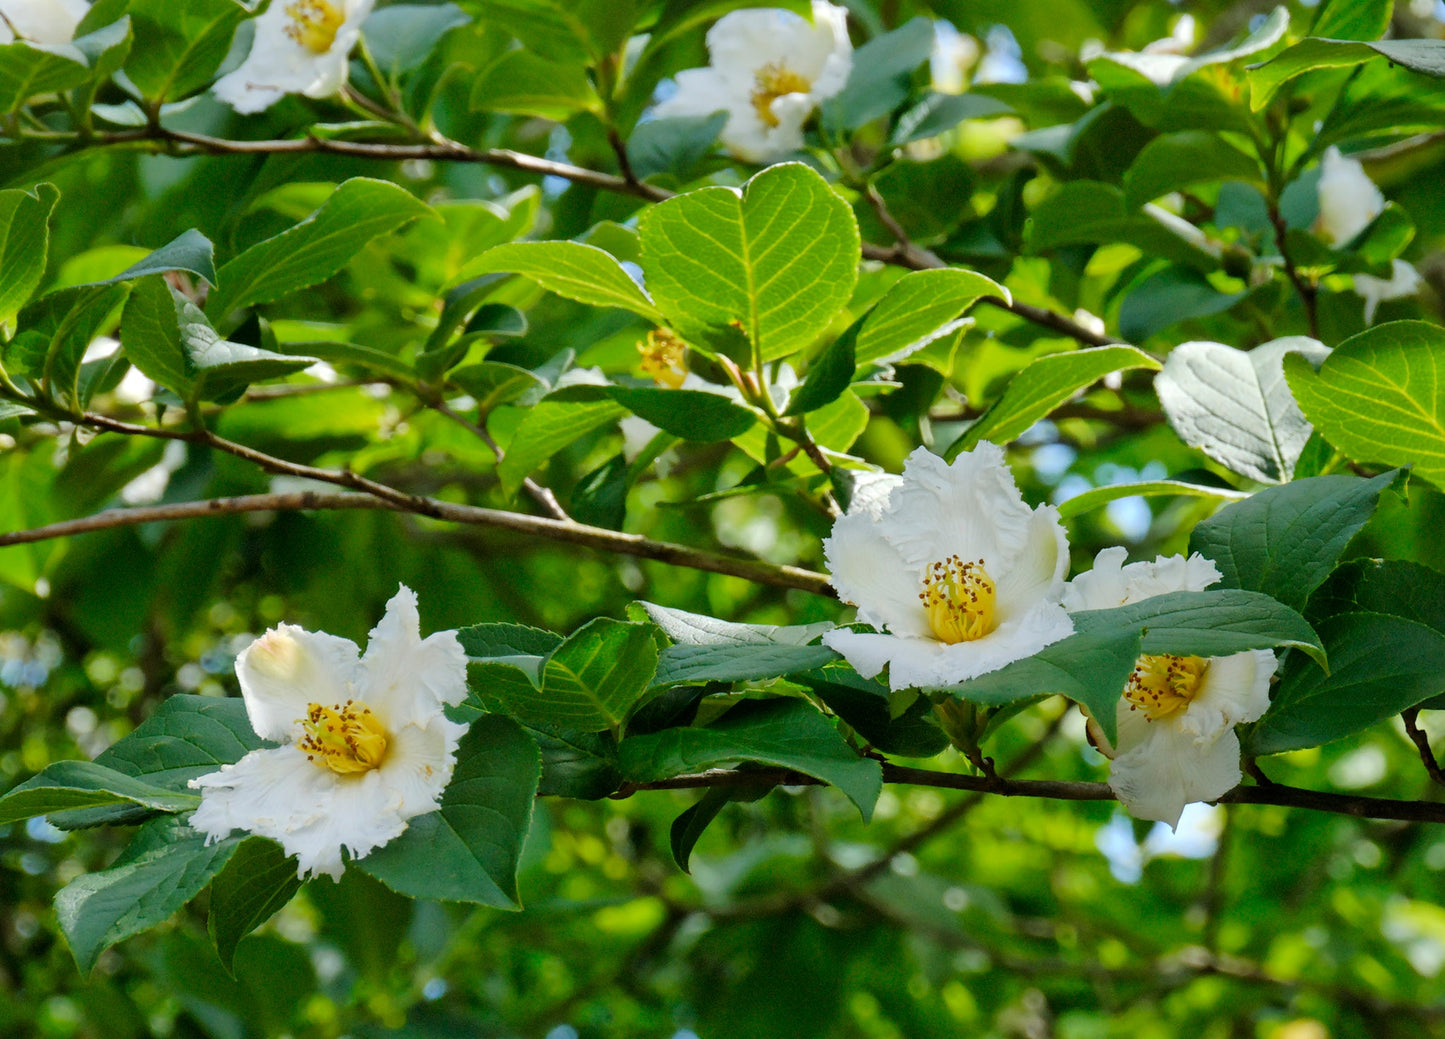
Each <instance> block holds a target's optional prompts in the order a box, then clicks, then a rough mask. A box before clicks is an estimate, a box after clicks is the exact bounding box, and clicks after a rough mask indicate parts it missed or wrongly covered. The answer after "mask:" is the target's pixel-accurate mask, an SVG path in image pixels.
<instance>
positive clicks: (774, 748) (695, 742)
mask: <svg viewBox="0 0 1445 1039" xmlns="http://www.w3.org/2000/svg"><path fill="white" fill-rule="evenodd" d="M1120 688H1123V684H1122V681H1121V683H1120ZM617 755H618V762H619V765H620V767H621V769H622V772H623V774H624V775H626V776H627V777H628V778H629V779H632V780H634V781H635V782H639V783H649V782H657V781H659V780H664V779H671V778H672V777H673V776H680V775H689V774H694V773H698V772H705V771H706V770H708V769H710V768H729V767H734V766H738V765H744V764H759V765H770V766H773V767H775V768H785V769H791V770H793V771H795V772H801V773H802V774H803V775H806V776H812V777H813V778H814V779H821V780H822V781H823V782H825V783H831V784H832V785H833V786H836V787H837V788H838V789H839V790H841V791H842V792H843V793H844V794H845V795H846V796H847V798H848V799H849V800H850V801H852V802H853V803H854V804H855V805H856V806H857V807H858V811H859V812H860V813H861V814H862V816H863V819H864V821H865V822H866V821H867V820H868V819H869V818H870V817H871V816H872V814H873V805H874V803H875V802H876V801H877V800H878V794H879V793H880V792H881V791H882V789H883V770H882V767H881V766H880V765H879V763H878V762H877V761H875V760H873V759H872V758H863V757H859V756H858V754H857V753H855V752H854V750H853V749H852V748H851V747H849V746H848V744H847V743H846V742H844V740H843V737H842V736H840V735H838V730H837V729H835V728H834V727H833V725H832V723H831V722H829V721H828V719H827V718H825V717H823V715H821V714H820V713H818V711H817V709H816V708H814V707H813V706H812V705H810V704H808V703H805V702H804V701H801V700H791V699H776V700H750V701H744V702H742V703H740V704H738V705H737V706H735V707H733V708H732V709H731V710H730V711H728V713H727V714H725V715H723V716H722V718H721V719H719V720H718V721H716V722H714V723H713V724H712V725H710V726H708V727H707V728H686V729H664V730H663V731H661V732H656V733H651V734H649V735H646V736H630V737H628V738H627V739H625V740H623V741H622V743H621V745H620V746H619V747H618V749H617Z"/></svg>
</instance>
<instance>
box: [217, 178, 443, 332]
mask: <svg viewBox="0 0 1445 1039" xmlns="http://www.w3.org/2000/svg"><path fill="white" fill-rule="evenodd" d="M430 213H431V209H430V207H428V206H427V205H426V204H424V203H422V202H420V201H418V200H417V199H416V198H415V197H414V196H413V195H412V194H411V193H410V192H408V191H406V190H404V189H402V188H399V187H397V186H396V185H395V184H391V183H389V182H387V181H382V180H371V179H368V178H366V177H353V178H352V179H351V180H348V181H346V182H345V183H344V184H342V185H341V186H340V187H338V188H337V189H336V191H335V193H333V194H332V196H331V197H330V198H329V199H327V200H326V202H325V204H324V205H322V207H321V208H320V209H318V210H316V212H314V213H312V214H311V215H310V216H309V217H307V218H306V219H305V220H303V221H301V223H299V224H297V225H296V226H295V227H292V228H289V229H288V230H286V231H283V232H281V234H279V235H276V236H275V237H274V238H268V239H266V240H265V241H263V242H257V243H256V244H255V245H253V246H251V247H250V248H249V249H247V250H246V251H245V252H243V253H242V254H241V255H240V256H237V257H236V258H235V259H234V260H231V261H230V262H229V263H227V264H226V265H225V266H224V267H222V268H221V270H220V272H219V281H220V285H219V287H218V288H217V289H216V291H215V292H213V293H211V296H210V299H209V301H208V302H207V304H206V311H207V313H208V314H211V315H213V316H214V317H215V318H216V319H220V318H222V317H224V316H226V315H227V314H229V313H230V312H231V311H233V310H238V309H240V308H241V307H248V306H250V305H252V304H253V303H269V302H271V301H272V300H275V299H279V298H281V297H282V296H285V295H288V294H290V293H292V292H295V291H297V290H298V289H304V288H306V287H307V286H308V285H315V284H316V283H317V282H320V281H325V280H326V279H327V278H329V277H331V276H332V275H333V274H335V273H336V272H337V271H339V270H341V268H342V267H344V266H346V264H347V263H348V262H349V261H350V260H351V258H352V257H353V256H355V255H356V254H357V253H358V252H359V251H360V250H361V248H362V246H364V245H366V243H367V242H369V241H371V240H372V239H373V238H376V237H378V236H380V235H384V234H388V233H390V232H392V231H395V230H397V229H398V228H400V227H402V226H404V225H405V224H407V223H410V222H411V221H412V220H415V219H417V218H418V217H421V216H426V215H428V214H430Z"/></svg>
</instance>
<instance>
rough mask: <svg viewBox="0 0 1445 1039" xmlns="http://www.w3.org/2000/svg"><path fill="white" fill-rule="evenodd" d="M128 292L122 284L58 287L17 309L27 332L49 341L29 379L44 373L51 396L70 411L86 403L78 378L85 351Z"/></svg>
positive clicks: (79, 408) (80, 407)
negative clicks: (54, 290)
mask: <svg viewBox="0 0 1445 1039" xmlns="http://www.w3.org/2000/svg"><path fill="white" fill-rule="evenodd" d="M127 291H128V290H127V289H126V288H125V287H124V286H109V287H104V288H69V289H61V290H60V291H58V292H52V293H50V294H49V295H47V296H44V297H42V298H41V299H39V300H37V301H36V302H35V303H33V304H31V305H30V306H28V307H26V308H25V309H24V310H22V311H21V312H20V321H19V323H20V324H22V325H24V326H25V327H26V330H27V332H33V333H40V334H41V335H44V336H45V337H46V339H47V340H48V346H47V348H46V352H45V363H44V366H43V368H42V369H41V370H40V372H38V373H37V372H36V371H34V370H32V371H31V372H30V373H29V374H30V376H31V378H34V377H35V376H36V375H37V374H43V375H44V378H45V387H46V390H47V391H48V392H49V394H50V396H51V398H52V399H54V400H55V401H56V402H58V403H60V404H62V405H63V406H65V407H68V408H70V409H71V410H72V411H73V412H78V411H80V410H81V409H82V408H83V407H84V406H85V404H86V400H85V398H84V395H83V393H82V391H81V379H80V376H81V365H82V359H83V358H84V356H85V351H86V349H87V348H88V347H89V346H90V343H91V341H92V340H94V339H95V337H96V335H98V334H99V333H100V332H101V331H102V329H103V328H104V327H105V325H106V323H107V321H108V320H109V318H110V316H111V314H112V313H113V312H114V311H115V309H116V308H117V306H119V304H120V302H121V300H123V299H124V298H125V296H126V293H127Z"/></svg>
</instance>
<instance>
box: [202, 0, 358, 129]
mask: <svg viewBox="0 0 1445 1039" xmlns="http://www.w3.org/2000/svg"><path fill="white" fill-rule="evenodd" d="M330 3H331V5H332V6H333V7H336V8H339V10H340V12H341V13H342V14H343V15H344V16H345V20H344V21H343V22H342V23H341V25H340V26H339V27H338V28H337V30H336V34H335V36H334V37H333V39H332V41H331V44H330V46H329V47H327V49H326V50H325V51H324V52H321V53H317V52H316V51H313V50H312V49H311V48H309V47H307V46H305V45H304V44H302V43H301V42H299V41H298V40H296V39H294V38H293V37H292V36H291V35H289V34H288V29H291V28H293V27H294V24H295V22H296V18H295V15H294V13H293V9H294V8H296V7H298V6H300V5H299V4H298V3H296V2H295V0H273V2H272V4H271V6H270V7H268V8H267V9H266V11H265V13H263V14H262V15H261V16H260V17H258V18H257V19H256V20H255V26H256V36H255V40H254V41H253V42H252V44H251V52H250V54H248V55H247V57H246V60H245V61H244V62H242V63H241V65H240V67H239V68H237V69H236V70H235V71H233V72H231V73H229V74H227V75H225V76H222V77H221V79H220V80H218V81H217V82H216V84H215V86H213V87H212V88H211V89H212V91H213V92H214V93H215V95H216V97H218V98H220V99H221V100H222V101H224V102H225V103H226V104H228V105H230V106H231V107H232V108H234V109H235V110H236V111H237V112H241V113H251V112H260V111H263V110H264V109H267V108H269V107H271V105H273V104H275V103H276V102H277V101H279V100H280V99H281V98H282V97H283V96H285V95H286V94H305V95H306V96H307V97H330V96H331V95H332V94H335V93H336V92H337V91H338V90H340V89H341V87H342V85H343V84H344V83H345V82H346V73H347V65H348V62H349V59H350V54H351V50H352V48H353V47H355V46H356V41H357V40H358V39H360V38H361V23H362V22H364V21H365V20H366V16H367V15H369V14H370V13H371V9H372V7H373V6H374V0H330Z"/></svg>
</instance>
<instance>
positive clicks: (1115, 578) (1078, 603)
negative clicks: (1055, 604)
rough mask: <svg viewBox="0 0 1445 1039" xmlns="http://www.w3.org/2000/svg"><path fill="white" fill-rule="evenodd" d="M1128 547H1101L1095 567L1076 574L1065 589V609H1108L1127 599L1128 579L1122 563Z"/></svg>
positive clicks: (1123, 602) (1121, 603)
mask: <svg viewBox="0 0 1445 1039" xmlns="http://www.w3.org/2000/svg"><path fill="white" fill-rule="evenodd" d="M1128 558H1129V550H1128V549H1127V548H1123V547H1121V546H1118V545H1116V546H1114V547H1112V548H1105V549H1100V550H1099V554H1098V555H1097V556H1095V557H1094V567H1093V569H1092V570H1086V571H1085V572H1084V573H1082V574H1079V575H1078V576H1077V577H1075V578H1074V579H1073V580H1072V581H1070V582H1069V583H1068V585H1067V586H1065V588H1064V597H1063V602H1064V609H1066V610H1069V611H1074V610H1111V609H1113V608H1114V607H1116V606H1123V605H1125V604H1126V603H1127V602H1128V601H1129V592H1128V581H1127V579H1126V578H1125V577H1124V574H1123V572H1122V571H1123V568H1124V562H1125V561H1126V560H1127V559H1128Z"/></svg>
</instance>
